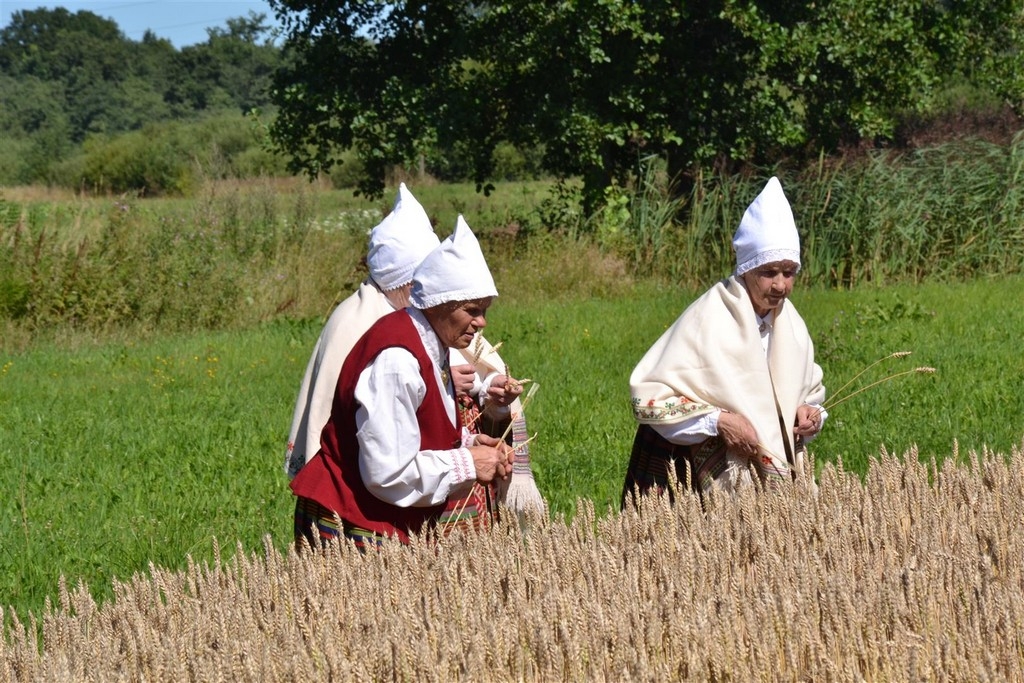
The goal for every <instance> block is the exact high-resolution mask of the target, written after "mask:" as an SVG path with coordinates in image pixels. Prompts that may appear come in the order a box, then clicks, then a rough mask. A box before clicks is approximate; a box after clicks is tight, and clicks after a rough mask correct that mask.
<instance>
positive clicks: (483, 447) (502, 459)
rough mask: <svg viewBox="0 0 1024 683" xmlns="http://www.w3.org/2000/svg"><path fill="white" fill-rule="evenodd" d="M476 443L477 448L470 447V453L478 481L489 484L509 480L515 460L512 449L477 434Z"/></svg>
mask: <svg viewBox="0 0 1024 683" xmlns="http://www.w3.org/2000/svg"><path fill="white" fill-rule="evenodd" d="M476 443H477V445H476V446H470V448H469V452H470V453H471V454H472V455H473V465H474V466H475V467H476V478H477V481H479V482H480V483H482V484H488V483H490V482H492V481H494V480H495V479H501V480H506V479H508V478H509V476H510V475H511V474H512V463H513V461H514V460H515V451H514V450H512V447H511V446H509V445H508V444H506V443H505V442H503V441H499V440H498V439H497V438H496V437H493V436H487V435H486V434H477V435H476Z"/></svg>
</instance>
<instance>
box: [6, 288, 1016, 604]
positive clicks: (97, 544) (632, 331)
mask: <svg viewBox="0 0 1024 683" xmlns="http://www.w3.org/2000/svg"><path fill="white" fill-rule="evenodd" d="M1022 285H1024V280H1021V279H1019V278H1014V279H1004V280H986V279H978V280H974V281H971V282H965V283H960V284H952V285H938V284H929V285H916V286H899V287H890V288H885V289H859V290H854V291H831V290H809V289H800V288H799V286H798V289H797V291H796V293H795V295H794V301H795V303H796V304H797V307H798V308H799V309H800V311H801V312H802V314H803V316H804V318H805V319H806V321H807V323H808V327H809V329H810V331H811V334H812V336H813V337H814V339H815V341H816V345H817V352H818V359H819V362H820V364H821V365H822V367H823V369H824V371H825V382H826V386H827V387H828V388H830V389H837V388H838V387H840V386H841V385H842V384H844V383H846V381H847V380H849V379H850V378H852V377H853V376H854V375H856V374H857V373H858V372H860V371H861V370H863V369H864V368H865V367H866V366H868V365H869V364H871V363H872V362H874V361H876V360H878V359H880V358H882V357H884V356H886V355H888V354H890V353H892V352H895V351H912V352H913V353H912V355H911V356H910V357H909V358H902V359H893V360H891V361H888V362H886V363H883V364H880V365H878V366H877V367H875V368H873V369H872V371H870V372H868V373H865V375H864V376H863V377H861V379H860V380H859V381H858V382H857V384H856V386H863V385H866V384H869V383H870V382H872V381H874V380H877V379H879V378H881V377H884V376H885V375H886V374H889V373H892V372H897V371H902V370H907V369H911V368H914V367H917V366H931V367H934V368H935V369H936V373H935V374H930V375H911V376H908V377H901V378H898V379H895V380H893V381H890V382H886V383H884V384H881V385H879V386H877V387H875V388H873V389H870V390H868V391H865V392H864V393H862V394H859V395H857V396H856V397H854V398H852V399H851V400H849V401H848V402H845V403H843V404H842V405H840V406H837V407H836V408H835V409H834V411H833V413H832V416H831V418H830V419H829V421H828V422H827V423H826V427H825V430H824V432H823V433H822V435H821V436H820V437H819V438H818V439H817V440H816V441H815V442H814V443H813V444H812V448H811V450H812V453H813V454H814V455H815V457H816V459H817V460H818V461H819V462H821V461H826V460H827V461H836V460H837V459H840V458H841V459H842V462H843V464H844V466H845V467H846V468H847V469H850V470H855V471H863V470H864V469H865V467H866V464H867V462H868V460H869V459H870V458H871V457H873V456H874V455H876V454H877V453H878V452H879V447H880V446H882V445H884V447H885V448H886V449H887V450H888V451H889V452H896V453H900V454H902V453H903V452H904V451H905V450H907V449H908V448H910V447H911V446H913V445H917V446H918V447H919V449H920V455H921V457H923V458H931V457H935V458H938V459H941V458H944V457H948V456H949V455H950V454H951V453H952V452H953V447H954V441H958V442H959V449H960V453H961V456H966V453H967V451H968V450H969V449H979V450H980V449H982V448H985V447H988V448H991V449H994V450H996V451H997V452H1003V453H1007V452H1009V450H1010V447H1011V445H1013V444H1019V443H1021V437H1022V434H1024V422H1022V416H1024V396H1022V395H1021V392H1020V387H1021V386H1022V385H1024V356H1022V355H1021V354H1020V352H1019V346H1018V343H1017V342H1016V341H1015V340H1016V339H1019V337H1020V336H1021V333H1022V331H1024V312H1022V311H1021V309H1020V306H1019V300H1020V296H1019V291H1020V288H1021V287H1022ZM499 288H500V289H502V290H505V289H506V288H505V287H503V286H502V284H501V281H500V280H499ZM507 289H508V291H511V292H515V291H516V288H515V287H509V288H507ZM694 295H695V293H694V292H683V291H679V290H676V289H673V288H666V287H664V286H658V285H655V284H651V283H640V284H638V285H635V286H632V287H621V288H618V289H615V290H614V291H610V292H604V293H603V294H601V295H595V296H580V295H576V294H573V293H572V292H571V288H570V287H567V288H566V292H564V293H563V294H561V295H558V296H551V297H549V298H547V299H540V300H538V299H537V298H536V297H526V296H517V295H515V294H512V295H506V296H503V297H499V299H498V300H497V303H496V304H495V306H494V307H493V308H492V309H491V313H490V315H489V327H488V330H487V333H486V334H487V337H488V339H490V340H491V341H492V342H498V341H502V342H504V346H503V347H502V356H503V357H504V358H505V359H506V361H507V362H508V363H509V364H510V370H511V372H512V373H513V374H515V375H518V376H520V377H524V376H525V377H530V378H532V379H534V380H535V381H536V382H538V383H539V384H540V389H539V391H538V393H537V394H536V396H535V398H534V399H533V401H532V402H531V405H530V409H529V410H528V420H529V427H530V430H531V431H533V432H536V433H537V437H536V440H535V441H534V442H533V443H532V444H531V453H532V457H533V461H534V471H535V474H536V477H537V480H538V484H539V486H540V488H541V490H542V492H543V493H544V494H545V496H546V497H547V499H548V501H549V504H550V507H551V512H552V514H555V515H571V514H572V513H573V512H574V510H575V501H576V500H577V499H578V498H587V499H590V500H592V501H593V502H594V504H595V506H596V508H597V510H598V511H599V512H602V511H607V510H609V509H614V508H617V506H618V497H619V492H620V487H621V483H622V475H623V471H624V468H625V465H626V462H627V460H628V455H629V448H630V443H631V439H632V435H633V429H634V426H633V423H632V418H631V416H630V410H629V392H628V386H627V379H628V376H629V373H630V371H631V369H632V367H633V366H634V364H635V363H636V362H637V360H639V358H640V356H641V355H642V354H643V353H644V351H645V350H646V349H647V347H648V346H649V345H650V344H651V343H653V341H654V340H655V339H656V338H657V337H658V335H659V334H660V333H661V332H662V331H663V330H664V329H665V328H666V327H667V326H668V325H669V324H671V322H672V321H673V320H674V319H675V317H676V316H677V315H678V314H679V313H680V312H681V311H682V309H683V308H684V307H685V306H686V304H687V303H688V302H689V301H690V300H691V299H692V298H693V297H694ZM320 324H321V321H320V320H304V321H298V322H297V321H287V320H278V321H275V322H272V323H267V324H264V325H262V326H259V327H256V328H252V329H249V330H246V331H235V332H223V333H199V334H193V335H187V336H154V337H150V338H147V339H145V340H144V341H137V342H126V341H107V342H103V343H99V344H88V343H87V344H78V345H69V344H60V345H53V344H49V343H47V344H41V345H35V346H32V347H31V348H30V349H29V350H26V351H22V352H7V353H6V355H4V356H0V490H2V491H3V492H4V496H3V498H2V502H0V605H4V606H8V605H9V606H13V607H14V608H15V610H17V611H18V613H19V614H22V615H24V614H25V613H26V612H27V611H29V610H31V611H34V612H36V613H37V614H38V613H39V612H40V610H41V609H42V607H43V604H44V600H45V599H46V597H47V596H51V597H52V596H54V595H55V594H56V590H57V583H58V578H59V576H61V575H64V576H65V577H66V578H67V580H68V581H69V583H72V584H74V583H76V582H78V581H79V580H82V581H84V582H86V583H87V584H88V585H89V586H90V588H91V589H92V591H93V593H94V594H95V595H97V596H98V597H101V598H102V597H109V595H110V580H111V578H113V577H114V576H117V577H120V578H126V577H129V576H131V575H132V574H133V573H135V572H144V571H146V569H147V567H148V566H149V563H151V562H152V563H153V564H155V565H157V566H161V567H166V568H175V567H183V566H185V564H186V559H187V556H189V555H191V556H192V557H194V558H196V559H201V560H208V559H210V558H211V557H212V546H213V543H212V539H213V538H214V537H216V538H217V539H218V541H219V543H220V545H221V546H222V547H225V548H230V547H233V545H234V543H235V542H236V541H240V542H241V543H242V545H243V547H245V548H246V549H249V550H258V549H259V548H260V546H261V539H262V537H263V536H264V535H265V534H270V535H271V536H272V537H273V540H274V543H275V545H277V546H279V547H284V546H285V545H286V544H287V543H288V542H289V541H290V538H291V507H292V499H291V496H290V492H289V491H288V488H287V482H286V479H285V476H284V474H283V471H282V460H283V452H284V446H285V440H286V435H287V429H288V424H289V422H290V417H291V411H292V406H293V401H294V398H295V392H296V391H297V389H298V383H299V380H300V379H301V376H302V372H303V370H304V367H305V363H306V361H307V358H308V354H309V352H310V350H311V348H312V345H313V343H314V341H315V339H316V337H317V335H318V334H319V331H320Z"/></svg>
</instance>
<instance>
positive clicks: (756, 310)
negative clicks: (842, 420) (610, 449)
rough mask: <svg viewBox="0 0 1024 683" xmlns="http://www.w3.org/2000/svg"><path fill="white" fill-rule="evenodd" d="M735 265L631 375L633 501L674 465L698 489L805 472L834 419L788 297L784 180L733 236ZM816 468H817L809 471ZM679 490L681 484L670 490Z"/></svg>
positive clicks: (796, 244)
mask: <svg viewBox="0 0 1024 683" xmlns="http://www.w3.org/2000/svg"><path fill="white" fill-rule="evenodd" d="M733 248H734V249H735V252H736V264H737V265H736V270H735V271H734V273H733V274H732V276H730V277H729V278H727V279H725V280H722V281H720V282H718V283H717V284H715V285H714V286H713V287H711V288H710V289H709V290H708V291H707V292H705V293H704V294H703V295H702V296H701V297H700V298H699V299H697V300H696V301H694V302H693V303H692V304H691V305H690V306H689V307H688V308H687V309H686V310H685V311H684V312H683V314H682V315H681V316H680V317H679V318H678V319H677V320H676V322H675V323H674V324H673V325H672V326H671V327H670V328H669V329H668V330H667V331H666V332H665V333H664V334H663V335H662V336H661V338H660V339H658V341H657V342H655V344H654V345H653V346H652V347H651V348H650V350H648V351H647V353H646V354H645V355H644V357H643V358H642V359H641V360H640V363H639V364H638V365H637V366H636V368H635V369H634V370H633V373H632V375H631V376H630V391H631V395H632V404H633V416H634V418H635V419H636V420H637V422H638V423H639V426H638V428H637V434H636V438H635V440H634V443H633V451H632V455H631V457H630V463H629V468H628V470H627V474H626V482H625V486H624V489H623V501H622V502H623V505H625V504H626V502H627V500H634V501H635V498H633V497H634V496H635V495H636V494H637V493H644V492H647V491H648V490H649V489H651V488H652V487H654V488H656V489H658V490H665V489H666V488H667V487H668V484H669V482H670V481H671V476H672V474H671V473H672V471H673V470H674V475H675V476H676V477H677V478H678V480H679V481H680V482H682V483H684V484H687V483H688V484H689V485H690V486H691V488H692V489H693V490H695V491H698V492H702V491H706V490H708V489H709V488H711V487H712V486H719V487H721V488H723V489H725V490H728V491H733V490H735V488H736V487H737V486H739V485H741V484H743V483H745V482H746V483H749V482H751V481H752V473H753V474H756V476H757V477H758V478H759V479H760V480H761V481H762V482H764V483H765V484H768V485H771V484H774V483H777V482H781V481H785V480H789V479H791V478H793V477H796V476H801V475H804V474H805V473H804V472H803V469H804V467H805V463H804V444H806V442H807V441H809V440H810V439H812V438H813V437H814V436H816V435H817V434H818V432H819V431H820V429H821V426H822V423H823V421H824V419H825V418H826V417H827V414H826V412H825V411H824V410H823V408H822V404H823V402H824V400H825V388H824V386H823V385H822V372H821V368H820V367H819V366H818V365H817V364H816V363H815V362H814V345H813V343H812V342H811V339H810V336H809V335H808V333H807V327H806V325H805V324H804V321H803V319H802V318H801V317H800V315H799V313H797V311H796V308H794V306H793V304H792V303H791V302H789V301H788V300H787V298H788V296H789V294H790V293H791V292H792V289H793V282H794V279H795V277H796V274H797V272H798V271H799V269H800V240H799V236H798V235H797V230H796V223H795V222H794V220H793V213H792V210H791V209H790V206H789V202H788V201H787V200H786V196H785V194H784V193H783V191H782V186H781V184H780V183H779V181H778V179H777V178H772V179H771V180H770V181H768V184H767V185H766V186H765V188H764V190H763V191H762V192H761V194H760V195H758V197H757V198H756V199H755V200H754V202H753V203H752V204H751V205H750V206H749V207H748V208H747V210H746V212H745V213H744V215H743V218H742V220H741V221H740V225H739V229H738V230H737V231H736V234H735V236H734V238H733ZM806 474H811V475H813V473H806ZM669 494H670V495H671V491H669Z"/></svg>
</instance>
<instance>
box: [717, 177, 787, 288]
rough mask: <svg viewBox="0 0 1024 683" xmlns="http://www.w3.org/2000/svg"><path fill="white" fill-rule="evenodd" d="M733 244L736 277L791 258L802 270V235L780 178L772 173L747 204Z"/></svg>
mask: <svg viewBox="0 0 1024 683" xmlns="http://www.w3.org/2000/svg"><path fill="white" fill-rule="evenodd" d="M732 247H733V249H734V250H735V251H736V275H737V277H738V276H740V275H743V273H746V272H747V271H750V270H754V269H755V268H759V267H761V266H763V265H765V264H766V263H775V262H777V261H792V262H794V263H796V265H797V270H799V269H800V236H799V235H798V234H797V231H796V221H794V220H793V210H792V209H791V208H790V206H789V201H787V200H786V195H785V193H783V191H782V184H781V183H780V182H779V179H778V178H776V177H774V176H773V177H772V179H771V180H769V181H768V184H767V185H765V187H764V189H763V190H761V194H759V195H757V198H756V199H755V200H754V201H753V202H751V204H750V206H748V207H747V210H746V211H745V212H744V213H743V218H742V219H741V220H740V227H739V228H738V229H737V230H736V235H735V236H734V237H733V238H732Z"/></svg>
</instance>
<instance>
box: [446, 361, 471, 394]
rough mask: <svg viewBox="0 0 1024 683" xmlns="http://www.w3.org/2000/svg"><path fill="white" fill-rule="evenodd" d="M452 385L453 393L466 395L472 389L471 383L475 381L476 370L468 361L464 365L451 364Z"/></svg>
mask: <svg viewBox="0 0 1024 683" xmlns="http://www.w3.org/2000/svg"><path fill="white" fill-rule="evenodd" d="M451 370H452V386H453V387H455V395H456V396H463V395H468V394H469V392H470V391H472V390H473V383H474V382H475V381H476V370H474V369H473V366H472V365H470V364H469V363H466V364H465V365H453V366H452V367H451Z"/></svg>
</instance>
